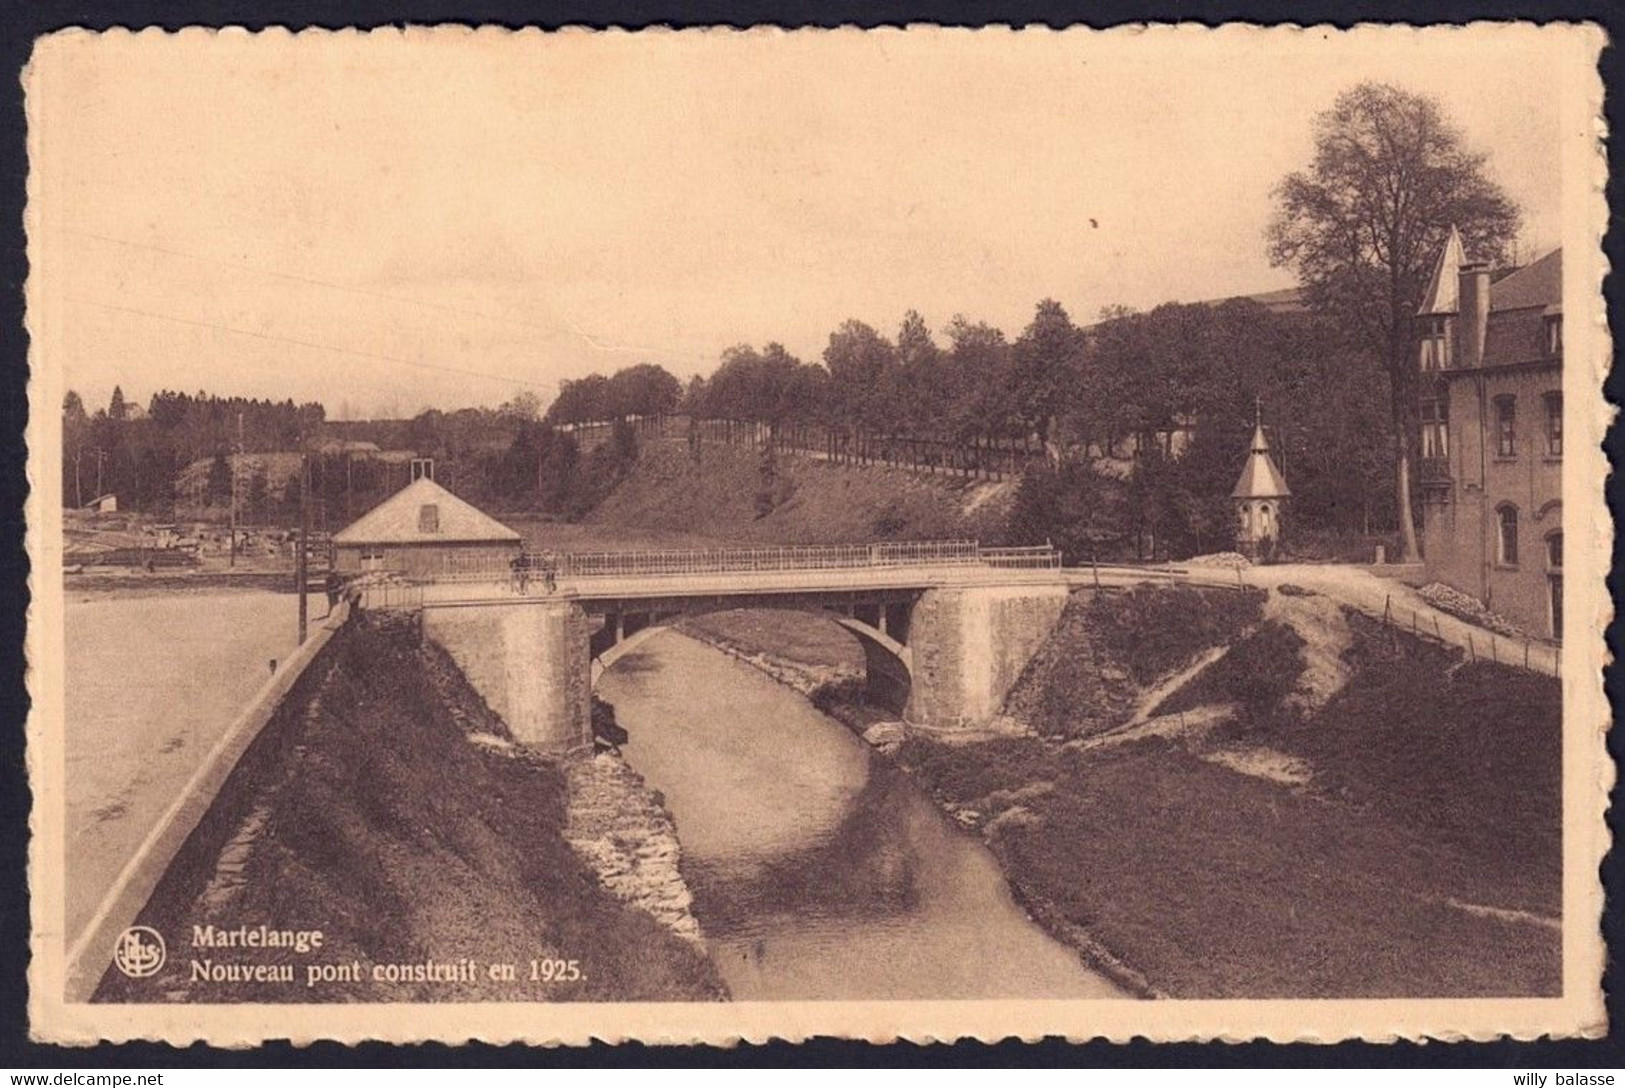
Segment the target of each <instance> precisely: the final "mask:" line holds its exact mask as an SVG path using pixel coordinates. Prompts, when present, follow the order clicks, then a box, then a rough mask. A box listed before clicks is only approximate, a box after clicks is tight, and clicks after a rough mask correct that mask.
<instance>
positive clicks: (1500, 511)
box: [1495, 506, 1518, 567]
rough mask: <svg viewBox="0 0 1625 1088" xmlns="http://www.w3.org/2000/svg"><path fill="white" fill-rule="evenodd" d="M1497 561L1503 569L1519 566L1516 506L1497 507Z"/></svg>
mask: <svg viewBox="0 0 1625 1088" xmlns="http://www.w3.org/2000/svg"><path fill="white" fill-rule="evenodd" d="M1495 561H1496V563H1498V564H1500V565H1501V566H1503V567H1515V566H1517V565H1518V508H1517V507H1516V506H1499V507H1496V510H1495Z"/></svg>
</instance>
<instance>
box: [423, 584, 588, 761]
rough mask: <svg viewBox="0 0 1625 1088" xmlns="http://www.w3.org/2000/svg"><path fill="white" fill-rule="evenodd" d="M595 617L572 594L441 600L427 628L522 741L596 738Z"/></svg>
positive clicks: (568, 744)
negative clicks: (512, 600) (513, 600)
mask: <svg viewBox="0 0 1625 1088" xmlns="http://www.w3.org/2000/svg"><path fill="white" fill-rule="evenodd" d="M592 628H593V623H592V621H591V620H589V619H588V618H587V614H586V613H585V612H583V611H582V610H581V608H580V606H579V605H576V604H574V603H572V602H569V601H556V600H555V601H528V602H525V603H523V604H494V605H493V604H470V605H458V606H437V607H433V608H426V609H424V611H423V635H424V637H425V638H427V639H430V640H431V641H433V642H435V643H436V644H438V645H440V646H441V647H443V648H444V649H445V650H446V652H447V653H449V654H450V655H451V657H452V660H454V661H456V662H457V664H458V666H459V667H460V668H461V669H462V670H463V674H464V675H465V676H467V677H468V682H469V683H470V684H471V685H473V687H474V690H475V691H477V692H479V693H480V695H481V696H482V697H483V698H484V699H485V701H486V703H487V704H488V705H489V706H490V707H491V709H492V710H494V711H496V712H497V714H498V715H499V716H501V718H502V720H503V721H504V722H506V723H507V725H508V728H509V730H511V731H512V732H513V735H514V738H515V739H516V740H518V741H519V742H520V743H521V744H525V745H528V746H530V747H533V748H539V749H543V750H546V751H569V750H571V749H575V748H581V747H584V746H586V745H590V744H591V743H592V671H591V665H590V661H589V651H588V639H589V637H590V636H591V634H592Z"/></svg>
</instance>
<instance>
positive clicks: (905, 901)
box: [599, 631, 1121, 1000]
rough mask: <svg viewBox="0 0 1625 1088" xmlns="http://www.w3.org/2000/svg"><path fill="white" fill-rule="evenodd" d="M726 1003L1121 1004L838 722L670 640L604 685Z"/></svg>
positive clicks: (744, 669)
mask: <svg viewBox="0 0 1625 1088" xmlns="http://www.w3.org/2000/svg"><path fill="white" fill-rule="evenodd" d="M599 692H600V694H601V695H602V696H603V697H604V698H606V699H608V700H609V701H610V702H612V703H614V704H615V709H616V714H617V716H618V718H619V720H620V722H621V724H622V725H624V726H625V727H626V728H627V729H628V730H629V731H630V732H631V735H632V741H631V743H630V744H628V745H627V746H626V747H625V749H624V750H623V751H624V754H625V756H626V759H627V761H628V762H629V763H630V764H631V765H632V766H633V767H634V768H635V769H636V770H637V771H638V772H639V773H641V774H642V775H643V776H644V778H645V779H646V780H647V781H648V782H649V784H650V785H651V786H652V787H654V788H655V789H658V790H660V791H661V792H662V793H663V794H664V795H665V799H666V806H667V808H668V809H669V810H670V811H671V813H672V815H673V817H674V818H675V819H676V822H677V832H678V837H679V838H680V839H681V840H682V844H683V871H684V874H685V876H686V877H687V879H688V882H689V885H690V888H691V889H692V891H693V893H694V913H695V915H696V916H697V917H698V919H699V922H700V926H701V927H702V929H704V931H705V934H706V938H707V941H708V943H709V945H710V949H711V953H712V958H713V959H714V960H715V961H716V963H717V966H718V969H719V970H720V971H721V973H722V976H723V978H724V980H725V981H726V982H727V983H728V987H729V989H730V991H731V992H732V993H733V996H734V997H735V998H736V999H738V1000H782V999H789V998H801V999H809V1000H814V999H872V998H894V999H902V998H936V999H946V998H1000V997H1003V998H1016V997H1026V998H1061V997H1070V998H1077V997H1116V996H1121V994H1120V992H1119V991H1118V990H1117V989H1116V988H1115V987H1114V986H1113V985H1112V984H1111V983H1110V982H1109V981H1107V980H1106V979H1104V978H1102V977H1101V976H1099V975H1097V974H1095V973H1093V972H1091V971H1089V970H1088V969H1086V968H1085V967H1084V966H1083V964H1082V963H1081V962H1080V961H1079V959H1078V956H1077V954H1076V953H1075V952H1073V951H1072V950H1071V949H1069V948H1066V947H1065V946H1063V945H1061V944H1060V943H1059V942H1057V941H1055V940H1054V939H1052V938H1051V937H1049V936H1048V935H1047V934H1046V933H1044V932H1043V931H1042V930H1041V929H1039V928H1038V927H1037V926H1036V925H1035V924H1034V923H1033V922H1032V921H1031V920H1029V919H1028V918H1027V916H1026V915H1025V914H1024V913H1023V912H1022V911H1021V909H1020V908H1019V907H1017V906H1016V904H1015V903H1014V902H1013V901H1012V899H1011V898H1010V893H1009V889H1008V888H1007V886H1006V885H1005V882H1004V878H1003V875H1002V874H1001V873H1000V872H999V869H998V866H997V864H996V863H995V862H994V860H993V857H992V855H991V854H990V853H989V852H988V851H987V849H986V847H984V846H983V845H982V844H981V843H980V842H979V841H977V840H976V839H974V838H972V837H971V836H969V835H968V834H966V833H965V832H963V831H962V830H960V829H959V828H958V827H956V826H955V825H954V824H952V823H951V822H950V821H948V820H947V819H946V818H945V817H944V816H943V815H942V814H941V812H940V811H939V810H938V809H937V808H936V806H935V805H934V804H933V803H932V802H931V800H930V799H929V798H928V797H927V796H926V795H925V794H924V793H923V791H922V790H921V789H920V788H919V787H918V786H917V785H915V784H914V783H913V782H912V781H911V780H910V779H909V778H908V777H907V776H906V775H904V774H903V773H902V772H900V771H898V770H897V769H896V768H895V767H893V766H892V765H891V764H889V763H887V762H886V761H885V760H883V759H881V758H879V757H876V756H874V755H873V754H872V753H871V752H870V750H869V747H868V745H866V744H864V742H863V741H862V740H860V739H859V738H857V737H855V736H854V735H853V734H852V733H851V731H849V730H848V729H847V728H846V727H845V726H843V725H841V724H840V723H839V722H837V721H835V720H834V719H832V718H829V717H828V716H826V715H824V714H821V713H819V712H818V711H817V710H815V709H814V708H813V706H812V704H811V703H809V702H808V701H807V700H805V699H804V698H802V697H801V696H799V695H797V694H796V693H795V692H793V691H791V690H790V689H788V688H785V687H783V686H781V685H780V684H778V683H777V682H775V681H773V680H771V679H769V678H768V677H767V676H765V675H763V674H762V673H761V672H759V671H758V670H756V669H754V668H752V667H750V666H749V665H746V664H744V663H742V662H740V661H737V660H735V659H734V658H732V657H729V656H728V655H726V654H723V653H721V652H720V651H718V650H715V649H713V648H711V647H709V646H707V645H705V644H703V643H701V642H697V641H695V640H693V639H691V638H688V637H686V636H684V635H681V634H678V633H676V632H670V631H668V632H663V633H662V634H659V635H657V636H655V637H654V638H652V639H650V640H649V641H648V642H646V643H644V644H643V646H641V647H640V648H639V650H638V651H637V652H634V653H631V654H628V655H627V656H626V657H623V658H621V660H620V661H619V662H617V663H616V665H615V667H614V668H612V669H611V670H610V671H609V672H608V673H606V674H605V675H604V677H603V678H602V679H601V681H600V682H599Z"/></svg>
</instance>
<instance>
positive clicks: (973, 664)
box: [904, 585, 1068, 728]
mask: <svg viewBox="0 0 1625 1088" xmlns="http://www.w3.org/2000/svg"><path fill="white" fill-rule="evenodd" d="M1067 597H1068V589H1067V587H1066V586H1065V585H1020V586H967V587H964V588H955V589H933V590H928V591H927V592H926V593H925V594H924V595H923V596H922V597H921V598H920V600H919V603H918V604H916V605H915V606H914V609H913V612H912V614H911V615H910V616H909V620H908V627H909V632H908V644H909V648H910V653H911V656H912V658H913V662H912V665H913V669H912V671H913V677H912V685H911V689H910V693H909V700H908V709H907V711H906V712H905V714H904V717H905V718H906V719H907V720H908V721H910V722H914V723H916V724H919V725H927V726H935V727H938V728H943V727H947V728H954V727H958V728H975V727H977V726H982V725H986V724H988V723H989V722H991V721H992V720H993V719H994V718H995V717H996V716H997V715H998V713H999V711H1000V710H1001V709H1003V707H1004V699H1005V696H1006V695H1008V694H1009V693H1010V689H1011V688H1012V687H1013V686H1014V685H1015V682H1016V680H1017V679H1018V678H1020V676H1021V672H1022V670H1023V669H1025V668H1026V667H1027V663H1028V662H1029V661H1031V660H1032V658H1033V654H1035V653H1037V652H1038V648H1039V647H1040V646H1042V645H1043V644H1044V640H1045V639H1047V638H1048V637H1049V635H1050V632H1051V631H1053V630H1054V629H1055V624H1056V622H1057V621H1059V620H1060V618H1061V613H1062V611H1064V610H1065V608H1066V602H1067Z"/></svg>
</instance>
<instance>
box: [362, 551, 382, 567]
mask: <svg viewBox="0 0 1625 1088" xmlns="http://www.w3.org/2000/svg"><path fill="white" fill-rule="evenodd" d="M361 569H362V570H383V569H384V553H383V552H382V551H380V550H378V549H370V550H368V551H364V552H362V553H361Z"/></svg>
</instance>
